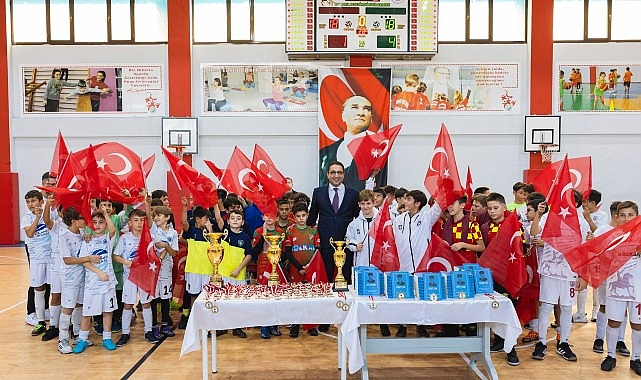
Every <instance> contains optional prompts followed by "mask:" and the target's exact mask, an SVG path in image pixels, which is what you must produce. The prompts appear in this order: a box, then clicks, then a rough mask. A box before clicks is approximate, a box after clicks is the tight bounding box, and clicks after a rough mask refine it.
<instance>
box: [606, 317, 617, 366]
mask: <svg viewBox="0 0 641 380" xmlns="http://www.w3.org/2000/svg"><path fill="white" fill-rule="evenodd" d="M618 332H619V329H618V328H614V327H610V325H608V327H606V328H605V343H606V347H607V349H608V356H611V357H613V358H615V359H616V358H617V334H618Z"/></svg>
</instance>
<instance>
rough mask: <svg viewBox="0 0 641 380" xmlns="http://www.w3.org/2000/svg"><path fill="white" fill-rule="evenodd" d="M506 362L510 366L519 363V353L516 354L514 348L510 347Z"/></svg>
mask: <svg viewBox="0 0 641 380" xmlns="http://www.w3.org/2000/svg"><path fill="white" fill-rule="evenodd" d="M507 364H509V365H511V366H517V365H519V364H521V362H520V361H519V355H517V354H516V348H514V347H512V351H510V352H509V353H508V354H507Z"/></svg>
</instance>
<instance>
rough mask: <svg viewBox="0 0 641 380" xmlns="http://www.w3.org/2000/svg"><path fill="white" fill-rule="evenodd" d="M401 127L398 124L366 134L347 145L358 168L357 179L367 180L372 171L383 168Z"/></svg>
mask: <svg viewBox="0 0 641 380" xmlns="http://www.w3.org/2000/svg"><path fill="white" fill-rule="evenodd" d="M401 127H403V125H402V124H399V125H397V126H395V127H394V128H390V129H386V130H383V131H381V132H378V133H374V134H371V135H370V134H366V135H365V136H363V137H359V138H356V139H354V140H352V141H351V142H350V143H349V144H347V149H349V152H350V153H351V154H352V157H354V162H355V163H356V166H357V168H358V179H360V180H364V179H367V178H368V177H370V176H371V174H372V170H376V169H379V170H380V169H382V168H383V166H385V164H386V163H387V158H388V157H389V154H390V152H391V150H392V145H394V140H396V136H398V133H399V132H400V131H401Z"/></svg>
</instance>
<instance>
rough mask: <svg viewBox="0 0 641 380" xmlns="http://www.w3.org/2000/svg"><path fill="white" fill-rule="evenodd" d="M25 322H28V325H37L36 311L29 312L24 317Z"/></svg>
mask: <svg viewBox="0 0 641 380" xmlns="http://www.w3.org/2000/svg"><path fill="white" fill-rule="evenodd" d="M24 323H26V324H28V325H31V326H35V325H37V324H38V318H37V317H36V313H31V314H27V315H26V316H25V317H24Z"/></svg>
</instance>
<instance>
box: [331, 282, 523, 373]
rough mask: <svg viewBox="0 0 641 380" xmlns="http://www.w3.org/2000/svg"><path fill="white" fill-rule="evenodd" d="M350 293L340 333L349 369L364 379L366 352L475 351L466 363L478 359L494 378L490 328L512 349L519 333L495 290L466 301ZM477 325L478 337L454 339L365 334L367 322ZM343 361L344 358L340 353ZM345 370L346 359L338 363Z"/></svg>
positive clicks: (517, 324)
mask: <svg viewBox="0 0 641 380" xmlns="http://www.w3.org/2000/svg"><path fill="white" fill-rule="evenodd" d="M350 295H351V296H352V297H354V302H353V303H352V305H351V308H350V311H349V314H348V315H347V318H346V319H345V320H344V321H343V324H342V326H341V332H342V335H343V344H344V345H346V346H347V350H348V352H349V372H350V373H355V372H356V371H358V370H359V369H360V370H361V378H363V379H368V378H369V373H368V369H367V354H368V353H370V354H416V353H428V354H433V353H473V355H472V357H471V360H470V364H469V365H470V367H471V368H472V369H475V367H476V363H477V362H479V361H480V362H481V363H482V364H483V366H484V367H485V369H486V371H487V373H488V375H489V377H490V378H491V379H498V375H497V373H496V368H495V367H494V364H493V363H492V360H491V358H490V343H489V342H490V328H491V329H492V330H494V332H495V333H496V334H498V335H500V336H502V337H503V338H505V350H506V351H510V350H511V349H512V347H513V346H514V345H515V344H516V340H517V338H518V337H519V335H520V334H521V331H522V329H521V324H520V322H519V319H518V317H517V315H516V311H515V310H514V306H513V305H512V302H511V301H510V300H509V299H507V298H506V297H504V296H502V295H500V294H498V293H494V294H490V295H485V294H477V295H476V297H474V298H468V299H447V300H441V301H423V300H418V299H408V298H405V299H389V298H386V297H367V296H357V295H356V294H355V293H353V292H352V293H350ZM469 323H478V329H477V336H475V337H452V338H440V337H439V338H397V339H395V338H368V337H367V325H368V324H417V325H435V324H469ZM343 360H345V357H344V356H343ZM341 366H342V367H343V368H344V367H345V363H341Z"/></svg>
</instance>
